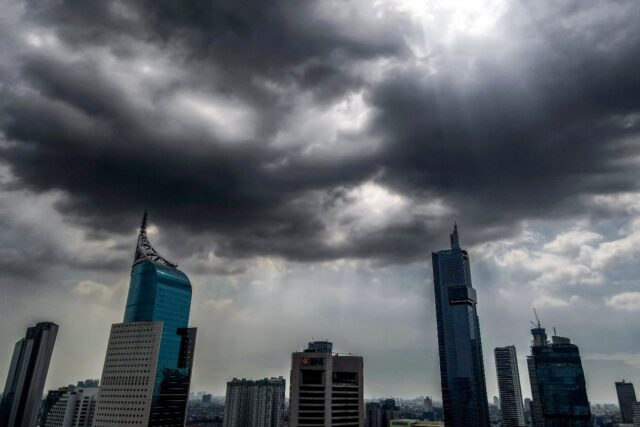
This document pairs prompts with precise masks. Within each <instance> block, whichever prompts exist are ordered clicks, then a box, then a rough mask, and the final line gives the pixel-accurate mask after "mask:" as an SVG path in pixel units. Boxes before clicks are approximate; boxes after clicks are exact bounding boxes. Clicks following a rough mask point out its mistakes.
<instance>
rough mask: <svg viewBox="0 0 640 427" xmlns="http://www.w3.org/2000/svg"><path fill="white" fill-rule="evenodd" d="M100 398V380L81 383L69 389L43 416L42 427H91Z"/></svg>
mask: <svg viewBox="0 0 640 427" xmlns="http://www.w3.org/2000/svg"><path fill="white" fill-rule="evenodd" d="M97 397H98V380H88V381H80V382H78V385H77V386H75V387H74V386H70V387H67V392H66V393H64V394H63V395H61V396H60V397H59V398H58V399H57V401H56V402H55V404H53V405H52V406H51V408H50V409H49V410H48V411H47V414H46V415H45V414H43V417H42V418H43V422H42V424H41V427H91V426H92V425H93V416H94V414H95V410H96V401H97Z"/></svg>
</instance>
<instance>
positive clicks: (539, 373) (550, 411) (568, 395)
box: [527, 325, 591, 427]
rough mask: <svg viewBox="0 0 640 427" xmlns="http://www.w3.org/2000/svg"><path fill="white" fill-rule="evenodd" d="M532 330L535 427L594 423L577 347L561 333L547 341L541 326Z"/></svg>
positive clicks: (530, 359)
mask: <svg viewBox="0 0 640 427" xmlns="http://www.w3.org/2000/svg"><path fill="white" fill-rule="evenodd" d="M531 333H532V334H533V342H532V346H531V356H528V357H527V365H528V368H529V380H530V382H531V395H532V398H533V399H532V401H531V418H532V425H533V427H589V426H591V407H590V406H589V399H588V397H587V388H586V382H585V379H584V370H583V369H582V361H581V359H580V351H579V350H578V346H576V345H575V344H571V341H570V340H569V338H565V337H559V336H553V337H552V339H551V342H548V341H547V334H546V332H545V329H544V328H542V327H540V325H538V327H536V328H533V329H532V330H531Z"/></svg>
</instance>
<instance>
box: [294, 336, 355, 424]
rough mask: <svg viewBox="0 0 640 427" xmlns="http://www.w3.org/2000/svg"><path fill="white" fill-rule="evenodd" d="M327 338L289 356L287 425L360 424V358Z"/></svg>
mask: <svg viewBox="0 0 640 427" xmlns="http://www.w3.org/2000/svg"><path fill="white" fill-rule="evenodd" d="M331 351H332V346H331V345H330V343H329V342H327V341H321V342H312V343H309V346H308V347H307V349H306V350H305V351H303V352H296V353H293V354H292V356H291V382H290V387H291V389H290V393H289V394H290V405H289V406H290V411H289V413H290V415H289V425H290V427H331V426H342V427H362V426H364V415H365V414H364V397H363V359H362V357H361V356H343V355H338V354H335V355H334V354H332V353H331Z"/></svg>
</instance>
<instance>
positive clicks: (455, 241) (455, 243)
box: [449, 222, 460, 249]
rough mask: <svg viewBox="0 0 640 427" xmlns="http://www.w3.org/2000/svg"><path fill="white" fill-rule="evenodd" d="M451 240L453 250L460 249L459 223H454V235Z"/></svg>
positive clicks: (451, 235) (450, 236)
mask: <svg viewBox="0 0 640 427" xmlns="http://www.w3.org/2000/svg"><path fill="white" fill-rule="evenodd" d="M449 238H450V240H451V249H453V248H458V249H459V248H460V238H459V237H458V223H457V222H454V223H453V233H451V234H450V235H449Z"/></svg>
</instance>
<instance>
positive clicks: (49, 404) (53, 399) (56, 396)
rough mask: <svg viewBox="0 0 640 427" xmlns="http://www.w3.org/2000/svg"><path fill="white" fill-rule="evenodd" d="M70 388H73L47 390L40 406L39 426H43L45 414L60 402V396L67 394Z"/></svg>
mask: <svg viewBox="0 0 640 427" xmlns="http://www.w3.org/2000/svg"><path fill="white" fill-rule="evenodd" d="M70 388H73V386H66V387H60V388H58V389H57V390H49V392H48V393H47V397H46V398H45V400H44V403H43V404H42V413H41V415H40V426H41V427H42V426H44V423H45V421H46V419H47V414H48V413H49V411H50V410H51V408H53V406H54V405H55V404H56V403H57V402H58V400H60V398H61V397H62V396H64V395H65V394H67V392H68V391H69V389H70Z"/></svg>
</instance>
